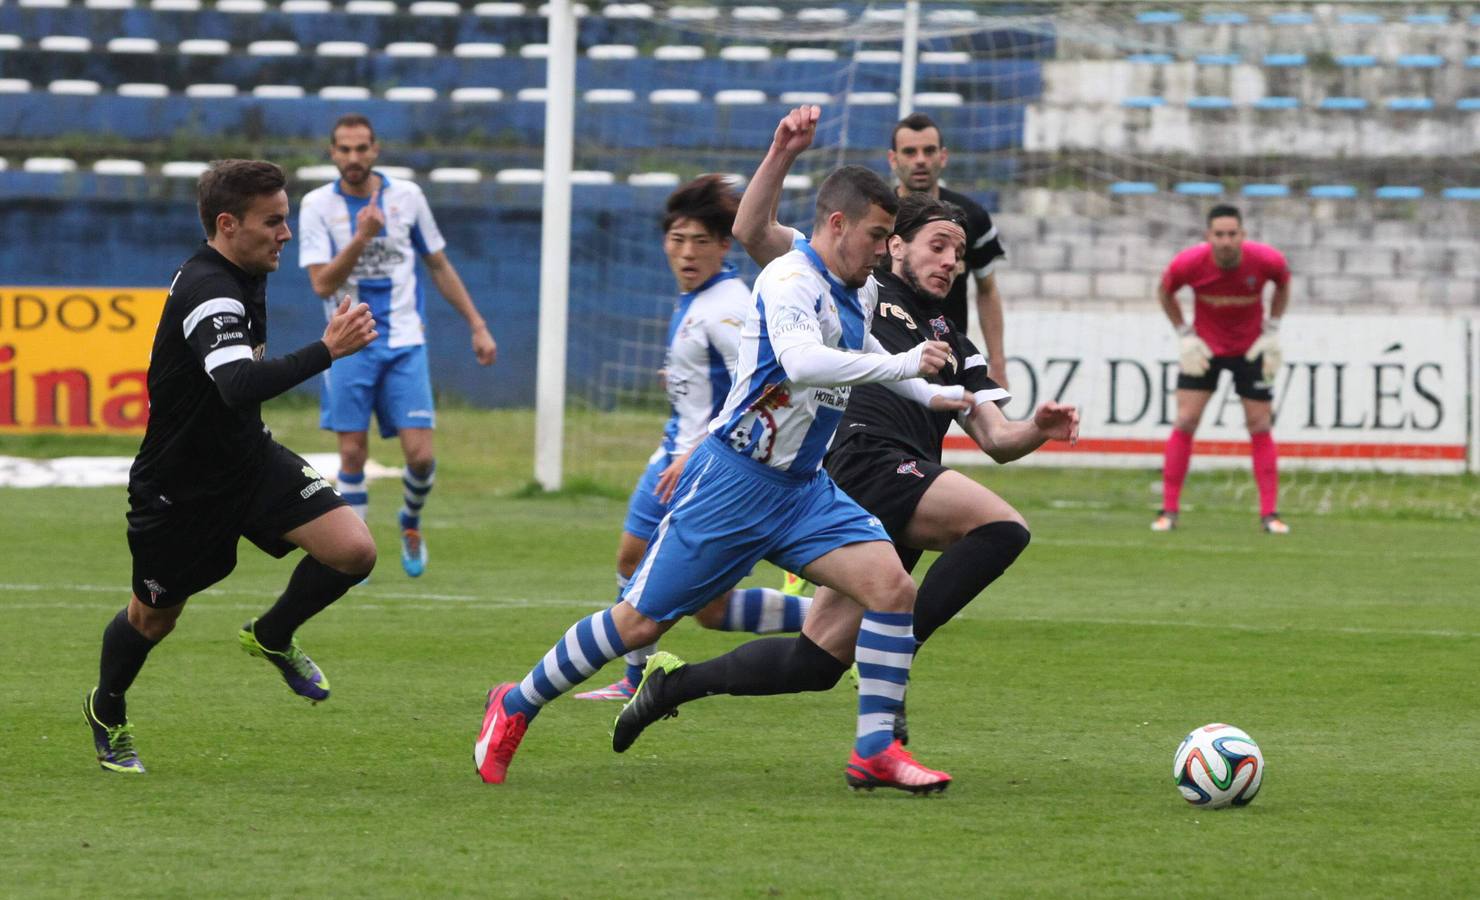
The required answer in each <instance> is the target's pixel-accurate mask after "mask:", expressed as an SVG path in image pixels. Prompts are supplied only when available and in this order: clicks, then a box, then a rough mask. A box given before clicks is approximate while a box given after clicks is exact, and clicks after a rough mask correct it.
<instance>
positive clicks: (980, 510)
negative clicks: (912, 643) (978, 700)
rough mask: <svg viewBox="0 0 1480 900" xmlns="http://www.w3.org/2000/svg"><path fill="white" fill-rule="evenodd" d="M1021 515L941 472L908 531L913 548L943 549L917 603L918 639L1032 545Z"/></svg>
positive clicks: (994, 497)
mask: <svg viewBox="0 0 1480 900" xmlns="http://www.w3.org/2000/svg"><path fill="white" fill-rule="evenodd" d="M1029 538H1030V534H1029V532H1028V524H1027V522H1026V521H1024V519H1023V517H1022V515H1020V514H1019V513H1018V511H1017V510H1015V509H1013V508H1012V505H1011V504H1009V503H1008V502H1007V501H1006V500H1003V499H1002V498H1001V497H999V496H998V495H997V494H996V493H994V492H992V491H991V490H989V489H988V488H986V487H985V486H983V485H981V484H979V483H977V482H976V481H973V480H972V479H970V478H967V477H966V476H965V475H962V474H961V473H960V472H955V471H951V470H949V469H946V470H944V471H942V472H941V473H940V474H939V475H938V476H937V477H936V479H935V480H934V481H933V482H932V483H931V485H930V487H929V488H928V489H927V490H926V491H925V494H924V496H923V497H921V498H920V502H919V503H918V505H916V507H915V512H914V515H912V516H911V517H910V520H909V524H908V525H906V526H905V530H904V539H903V541H902V543H903V544H905V545H906V546H908V547H915V548H919V549H923V550H940V551H942V552H941V555H940V557H939V558H938V559H936V561H935V562H934V563H932V564H931V566H930V570H929V571H927V572H926V573H925V578H924V580H922V581H921V583H920V590H919V595H918V596H917V597H916V599H915V640H916V641H918V642H919V643H922V644H923V643H924V642H925V641H926V639H928V638H929V637H930V636H931V635H932V634H934V633H935V630H936V629H937V628H939V627H940V626H942V625H944V624H945V623H947V622H949V621H950V620H951V619H952V618H953V617H954V616H955V615H956V614H957V613H959V612H960V611H961V610H962V609H964V608H965V607H966V604H968V603H970V602H971V601H972V600H973V599H975V598H976V596H977V595H978V594H980V593H981V592H982V591H984V590H986V589H987V586H988V585H990V584H991V583H992V582H994V581H996V580H997V579H998V578H999V577H1000V576H1001V575H1002V573H1003V572H1006V571H1007V568H1008V567H1009V566H1011V565H1012V564H1013V562H1015V561H1016V560H1017V558H1018V556H1019V554H1021V553H1022V552H1023V550H1024V549H1025V548H1026V547H1027V546H1028V540H1029Z"/></svg>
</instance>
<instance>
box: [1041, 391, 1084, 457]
mask: <svg viewBox="0 0 1480 900" xmlns="http://www.w3.org/2000/svg"><path fill="white" fill-rule="evenodd" d="M1033 424H1034V425H1036V426H1038V430H1039V431H1041V432H1043V433H1044V434H1046V435H1048V439H1049V440H1051V441H1068V442H1069V446H1071V447H1072V446H1073V445H1074V444H1075V443H1077V442H1078V441H1079V410H1078V409H1076V408H1075V407H1073V406H1069V405H1068V404H1064V403H1054V402H1053V401H1049V402H1047V403H1044V404H1042V405H1041V406H1039V407H1038V409H1037V410H1036V411H1035V412H1034V413H1033Z"/></svg>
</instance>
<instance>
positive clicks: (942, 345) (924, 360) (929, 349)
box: [916, 341, 951, 378]
mask: <svg viewBox="0 0 1480 900" xmlns="http://www.w3.org/2000/svg"><path fill="white" fill-rule="evenodd" d="M920 347H921V348H922V349H921V351H920V371H919V372H917V373H916V374H918V375H919V376H920V377H922V378H924V377H928V376H930V375H934V374H935V373H936V372H939V371H940V370H941V369H944V368H945V367H946V360H948V359H950V358H951V345H950V344H947V343H946V342H945V341H926V342H925V343H923V344H921V345H920Z"/></svg>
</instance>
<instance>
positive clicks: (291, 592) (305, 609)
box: [252, 556, 365, 650]
mask: <svg viewBox="0 0 1480 900" xmlns="http://www.w3.org/2000/svg"><path fill="white" fill-rule="evenodd" d="M364 579H365V576H364V575H347V574H345V573H344V572H341V571H339V570H338V569H331V568H329V567H328V566H326V565H324V564H323V563H321V562H319V561H318V560H316V559H314V558H313V557H312V556H305V557H303V561H302V562H300V563H299V564H298V568H296V569H294V570H293V577H292V578H289V579H288V589H287V590H285V591H283V595H282V596H281V597H279V598H278V601H277V603H274V604H273V606H272V609H269V610H268V611H267V612H265V613H263V614H262V616H261V618H259V619H258V620H257V624H256V625H255V626H253V628H252V631H253V633H254V634H256V635H257V642H258V643H260V644H261V645H262V646H264V647H266V648H267V649H269V650H283V649H286V648H287V646H288V644H289V642H290V641H292V640H293V632H295V631H297V630H298V626H300V625H302V624H303V623H304V622H307V621H308V620H309V619H311V618H313V617H314V616H316V615H318V614H319V613H320V612H323V610H324V609H325V608H326V607H327V606H328V605H329V604H331V603H333V602H334V601H335V600H338V599H339V598H340V597H343V596H344V594H345V592H346V591H348V590H349V589H350V588H352V587H354V586H355V585H357V584H359V583H360V582H361V581H363V580H364Z"/></svg>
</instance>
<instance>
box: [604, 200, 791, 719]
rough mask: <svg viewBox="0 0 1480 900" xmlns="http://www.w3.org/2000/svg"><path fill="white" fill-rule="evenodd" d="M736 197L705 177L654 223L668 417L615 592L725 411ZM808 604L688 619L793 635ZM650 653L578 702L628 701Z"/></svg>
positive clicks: (751, 600) (717, 610)
mask: <svg viewBox="0 0 1480 900" xmlns="http://www.w3.org/2000/svg"><path fill="white" fill-rule="evenodd" d="M739 203H740V197H739V195H738V194H736V193H735V192H734V190H733V189H732V188H731V187H730V185H729V180H728V178H727V177H726V176H723V175H704V176H701V177H699V178H696V179H694V180H693V181H691V182H689V183H688V184H685V185H683V186H682V187H680V188H679V189H678V190H676V191H674V192H673V194H672V195H670V196H669V198H668V202H667V203H666V204H665V210H664V215H663V252H664V254H665V255H666V256H667V257H668V266H669V268H670V269H671V270H672V271H673V278H674V281H675V282H676V285H677V287H678V290H679V296H678V299H677V300H676V301H674V304H673V313H672V315H671V316H670V318H669V321H668V348H667V353H666V354H665V356H664V361H663V382H664V387H665V389H666V390H667V393H668V403H669V405H670V407H671V408H672V410H673V414H672V415H671V416H669V418H668V423H667V425H666V426H665V427H664V429H663V441H662V443H661V444H659V445H658V449H656V450H654V451H653V455H652V456H651V457H650V458H649V459H648V466H647V469H646V471H644V472H643V474H642V477H641V478H640V479H639V480H638V482H637V487H636V488H634V489H633V491H632V498H631V500H630V501H629V502H628V505H627V521H626V523H625V524H624V526H623V531H622V540H621V544H620V545H619V546H618V549H617V584H618V585H619V586H620V587H626V586H627V582H628V580H630V579H631V577H632V573H633V572H634V571H635V570H636V569H637V563H638V562H639V561H640V560H641V559H642V555H643V553H645V552H646V551H647V547H648V541H649V539H651V538H652V536H653V532H654V531H655V530H656V529H657V527H658V523H659V522H661V521H662V519H663V516H664V515H666V514H667V512H668V507H669V504H670V501H671V498H672V494H673V488H674V486H675V485H677V484H678V477H679V475H680V474H681V473H682V472H683V469H684V463H685V462H686V461H687V460H688V457H689V454H690V453H692V452H693V450H694V448H695V447H696V446H697V445H698V443H699V441H700V440H701V439H703V438H704V437H705V436H706V434H707V433H708V432H707V429H708V426H709V422H710V420H711V419H713V418H714V417H715V416H716V415H717V414H718V413H719V411H720V408H721V407H723V406H724V404H725V398H726V397H727V396H728V395H729V393H730V387H731V385H732V384H733V382H734V377H735V365H736V362H737V360H738V359H739V354H740V326H741V325H742V324H744V322H745V317H746V316H747V315H748V314H749V312H750V288H748V287H746V286H745V282H744V281H742V280H741V279H740V273H739V272H738V271H737V270H736V269H735V267H734V266H733V265H731V264H729V263H727V262H726V261H725V255H726V254H727V253H728V252H729V249H730V245H731V242H730V229H731V228H732V227H733V226H734V224H735V210H736V208H737V207H738V206H739ZM811 602H812V599H811V598H810V597H799V596H795V595H788V594H784V593H782V592H781V591H777V590H773V589H770V588H748V589H739V588H736V589H733V590H727V591H725V592H724V593H723V594H721V595H720V596H718V597H716V598H715V600H714V601H713V602H712V603H710V604H709V605H708V606H706V607H704V608H703V609H701V610H699V612H697V613H695V615H694V620H695V621H697V622H698V623H699V624H700V625H703V626H704V627H705V628H715V629H718V630H720V631H751V632H754V633H756V634H770V633H774V632H795V631H800V630H801V627H802V621H803V620H804V619H805V618H806V617H807V608H808V607H809V606H810V605H811ZM655 649H656V648H655V647H653V646H647V647H638V648H634V649H632V650H630V651H628V653H627V671H626V672H625V673H624V674H623V676H622V678H621V679H620V680H618V681H616V682H614V683H613V684H610V685H607V686H606V687H601V688H597V689H596V690H593V691H586V692H585V693H582V694H576V699H577V700H622V701H626V700H628V699H630V698H631V697H632V694H633V692H634V691H636V689H637V683H638V681H639V680H641V678H642V670H643V668H644V667H645V666H646V665H647V661H648V658H649V657H650V656H652V654H653V652H654V650H655Z"/></svg>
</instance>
